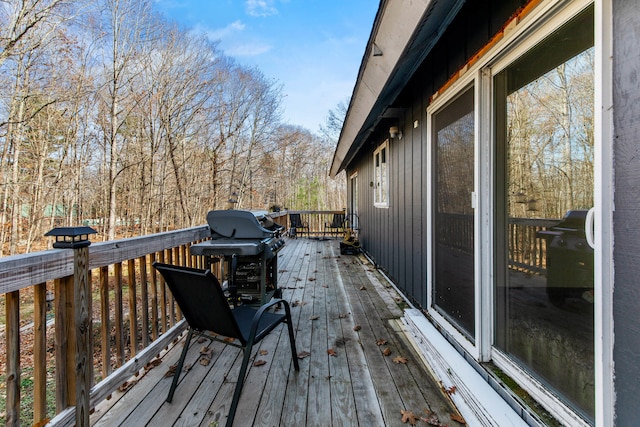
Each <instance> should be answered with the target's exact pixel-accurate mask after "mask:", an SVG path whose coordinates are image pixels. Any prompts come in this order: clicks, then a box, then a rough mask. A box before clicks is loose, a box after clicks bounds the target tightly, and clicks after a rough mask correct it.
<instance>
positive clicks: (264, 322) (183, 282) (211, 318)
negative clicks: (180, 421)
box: [153, 262, 299, 426]
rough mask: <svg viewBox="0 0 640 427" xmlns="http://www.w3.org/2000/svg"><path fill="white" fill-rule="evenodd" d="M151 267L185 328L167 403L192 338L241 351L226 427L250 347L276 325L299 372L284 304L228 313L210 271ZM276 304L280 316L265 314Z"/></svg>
mask: <svg viewBox="0 0 640 427" xmlns="http://www.w3.org/2000/svg"><path fill="white" fill-rule="evenodd" d="M153 266H154V267H155V268H156V269H157V270H158V271H159V272H160V273H161V274H162V276H163V277H164V280H165V282H166V283H167V286H169V289H170V290H171V292H172V293H173V296H174V298H175V300H176V302H177V304H178V306H179V307H180V310H182V314H183V315H184V317H185V319H186V320H187V324H188V325H189V331H188V333H187V340H186V342H185V344H184V349H183V350H182V354H181V355H180V360H179V361H178V366H177V367H176V371H175V373H174V375H173V381H172V383H171V388H170V389H169V395H168V396H167V402H171V400H172V399H173V394H174V392H175V389H176V386H177V385H178V379H179V377H180V372H181V371H182V367H183V365H184V360H185V357H186V355H187V352H188V350H189V343H190V341H191V338H192V337H193V334H198V335H202V336H204V337H206V338H208V339H211V340H216V341H220V342H223V343H225V344H228V345H233V346H236V347H239V348H241V349H242V350H243V351H244V356H243V359H242V365H241V367H240V373H239V375H238V380H237V383H236V388H235V391H234V392H233V400H232V401H231V407H230V409H229V416H228V417H227V423H226V425H227V426H231V425H232V424H233V419H234V417H235V413H236V409H237V406H238V402H239V400H240V393H241V392H242V387H243V385H244V380H245V375H246V372H247V367H248V364H249V359H250V358H251V349H252V347H253V345H254V344H256V343H258V342H259V341H260V340H261V339H263V338H264V337H265V336H267V335H268V334H269V333H270V332H271V331H273V330H274V329H275V328H276V326H278V325H279V324H280V323H286V324H287V327H288V329H289V342H290V345H291V358H292V359H293V366H294V367H295V370H296V371H298V370H299V365H298V357H297V355H296V342H295V337H294V335H293V325H292V322H291V310H290V308H289V304H288V303H287V301H285V300H282V299H273V300H271V301H270V302H268V303H266V304H264V305H262V306H260V307H258V308H256V307H250V306H246V305H242V306H240V307H237V308H234V309H231V308H230V307H229V303H228V302H227V298H226V297H225V295H224V292H223V291H222V288H221V286H220V283H219V282H218V279H217V278H216V277H215V276H214V275H213V273H211V270H200V269H196V268H190V267H181V266H176V265H169V264H162V263H158V262H155V263H153ZM276 304H282V305H283V306H284V310H285V313H284V314H282V313H273V312H271V311H268V310H269V309H270V308H271V307H273V306H274V305H276ZM207 332H210V333H213V334H217V335H221V336H222V337H230V338H235V339H236V340H237V341H238V342H239V343H240V344H237V343H236V342H235V341H234V342H231V343H230V342H228V340H224V339H223V338H218V337H216V336H214V335H212V334H208V333H207Z"/></svg>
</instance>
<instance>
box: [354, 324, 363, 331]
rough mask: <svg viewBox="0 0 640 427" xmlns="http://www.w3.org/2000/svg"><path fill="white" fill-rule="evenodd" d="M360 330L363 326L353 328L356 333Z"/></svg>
mask: <svg viewBox="0 0 640 427" xmlns="http://www.w3.org/2000/svg"><path fill="white" fill-rule="evenodd" d="M360 329H362V326H360V325H356V326H354V327H353V330H354V331H356V332H358V331H359V330H360Z"/></svg>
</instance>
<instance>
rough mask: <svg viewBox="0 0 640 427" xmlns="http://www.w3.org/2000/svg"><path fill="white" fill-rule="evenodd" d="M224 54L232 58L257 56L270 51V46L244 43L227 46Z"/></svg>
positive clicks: (258, 43)
mask: <svg viewBox="0 0 640 427" xmlns="http://www.w3.org/2000/svg"><path fill="white" fill-rule="evenodd" d="M224 50H225V53H227V54H228V55H230V56H234V57H241V56H257V55H262V54H263V53H266V52H269V51H270V50H271V45H269V44H266V43H261V42H255V41H254V42H244V43H236V44H232V45H227V47H226V48H225V49H224Z"/></svg>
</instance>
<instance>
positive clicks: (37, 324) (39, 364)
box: [33, 283, 47, 424]
mask: <svg viewBox="0 0 640 427" xmlns="http://www.w3.org/2000/svg"><path fill="white" fill-rule="evenodd" d="M33 305H34V313H33V384H34V387H33V423H34V424H36V423H38V422H39V421H41V420H43V419H45V418H46V416H47V284H46V283H39V284H37V285H35V286H34V287H33Z"/></svg>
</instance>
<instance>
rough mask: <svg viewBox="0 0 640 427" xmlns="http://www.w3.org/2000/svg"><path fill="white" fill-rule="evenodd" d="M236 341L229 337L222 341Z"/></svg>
mask: <svg viewBox="0 0 640 427" xmlns="http://www.w3.org/2000/svg"><path fill="white" fill-rule="evenodd" d="M235 340H236V339H235V338H231V337H226V338H225V339H224V342H234V341H235Z"/></svg>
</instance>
